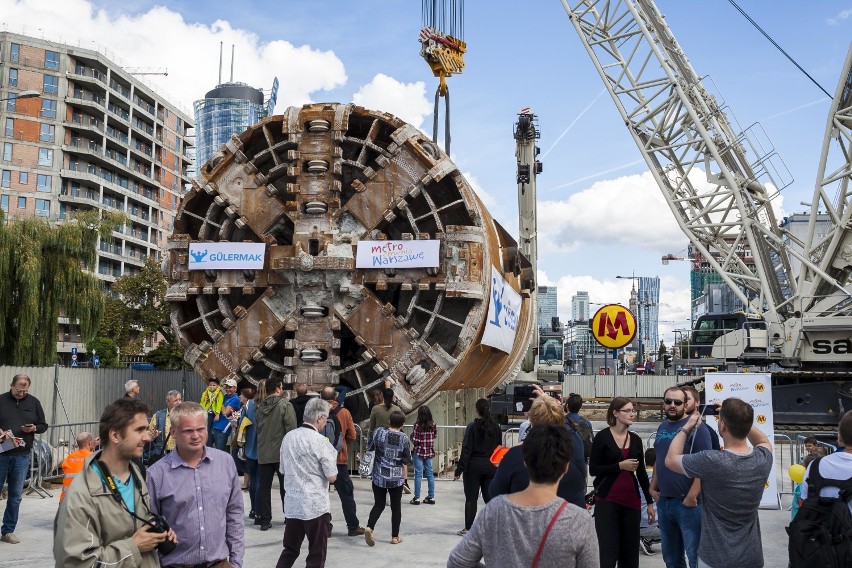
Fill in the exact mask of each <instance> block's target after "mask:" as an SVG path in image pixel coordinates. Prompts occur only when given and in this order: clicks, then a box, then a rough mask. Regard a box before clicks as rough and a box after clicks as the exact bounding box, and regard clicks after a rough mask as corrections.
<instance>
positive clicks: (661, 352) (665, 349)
mask: <svg viewBox="0 0 852 568" xmlns="http://www.w3.org/2000/svg"><path fill="white" fill-rule="evenodd" d="M668 352H669V350H668V347H666V343H665V342H664V341H663V340H662V339H661V340H660V348H659V349H658V350H657V355H658V356H659V358H660V359H662V358H663V355H665V354H666V353H668Z"/></svg>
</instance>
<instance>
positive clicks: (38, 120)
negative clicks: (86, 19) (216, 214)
mask: <svg viewBox="0 0 852 568" xmlns="http://www.w3.org/2000/svg"><path fill="white" fill-rule="evenodd" d="M0 82H2V85H0V98H4V99H7V100H6V101H5V102H2V103H0V122H1V123H2V125H3V131H2V132H0V146H2V155H0V171H1V172H2V174H0V208H2V209H3V211H4V212H5V213H6V214H7V215H10V216H13V217H14V216H18V217H20V216H40V217H44V218H46V219H48V220H49V221H51V222H61V221H63V220H65V219H70V218H72V217H73V216H74V214H75V213H76V212H77V211H80V210H88V209H104V210H112V211H120V212H123V213H124V214H125V215H126V216H127V223H126V224H125V225H124V226H123V227H121V228H120V230H118V231H116V232H115V233H114V237H115V239H114V240H113V242H112V243H107V242H99V243H98V259H97V266H95V267H92V269H93V270H95V271H96V272H97V274H98V276H99V277H100V278H101V279H102V280H104V282H105V285H106V287H107V288H109V286H110V285H111V283H112V282H114V281H115V280H116V278H118V277H119V276H122V275H125V274H135V273H137V272H139V271H140V269H141V267H142V266H143V264H144V262H145V259H146V258H148V257H149V256H151V255H155V256H156V257H157V258H159V257H160V251H161V250H162V249H164V247H165V246H166V240H167V238H168V236H169V235H170V234H171V231H172V227H173V222H174V215H175V212H176V210H177V207H178V203H179V200H180V198H181V196H182V195H183V193H184V188H185V187H186V186H187V185H188V184H189V183H190V179H189V177H188V170H189V171H191V167H192V162H191V159H190V156H191V147H192V138H189V137H188V136H187V135H188V131H189V129H191V128H192V127H193V124H192V118H191V117H190V116H189V115H188V114H187V113H186V112H184V111H182V110H180V109H179V108H178V107H177V106H176V105H174V104H172V103H170V102H168V101H167V100H165V99H164V98H163V97H162V96H160V95H158V94H157V93H156V92H155V91H154V90H152V89H151V88H150V87H148V86H147V85H145V84H143V83H142V82H141V81H139V79H138V78H136V77H134V76H133V75H132V74H130V73H128V72H127V71H125V70H124V69H122V68H121V67H120V66H119V65H118V64H117V63H115V62H113V61H111V60H110V59H108V58H107V57H105V56H104V55H103V54H101V53H99V52H97V51H93V50H90V49H84V48H80V47H75V46H70V45H64V44H60V43H56V42H52V41H49V40H45V39H37V38H32V37H28V36H23V35H18V34H14V33H10V32H0ZM32 90H34V91H38V92H39V93H41V95H40V96H39V97H34V98H21V99H20V100H18V98H17V95H18V94H19V93H22V92H26V91H32ZM58 341H59V343H58V351H59V352H60V353H62V352H68V351H70V349H71V347H78V348H81V347H82V345H80V343H79V341H80V338H79V335H77V333H76V331H75V329H74V327H73V326H71V325H68V324H67V323H63V324H62V325H61V329H60V337H59V338H58Z"/></svg>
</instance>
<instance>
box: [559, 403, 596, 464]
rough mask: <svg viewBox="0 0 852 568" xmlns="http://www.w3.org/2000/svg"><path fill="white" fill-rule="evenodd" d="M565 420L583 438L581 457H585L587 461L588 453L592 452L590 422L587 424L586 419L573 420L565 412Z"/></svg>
mask: <svg viewBox="0 0 852 568" xmlns="http://www.w3.org/2000/svg"><path fill="white" fill-rule="evenodd" d="M565 422H566V423H567V424H568V426H569V427H570V428H571V429H572V430H574V431H575V432H576V433H577V434H578V435H579V436H580V439H581V440H583V457H584V458H586V461H589V454H591V453H592V426H591V424H589V422H588V420H578V421H577V422H574V421H573V420H571V417H570V416H568V415H567V414H566V415H565Z"/></svg>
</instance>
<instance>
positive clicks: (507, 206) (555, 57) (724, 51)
mask: <svg viewBox="0 0 852 568" xmlns="http://www.w3.org/2000/svg"><path fill="white" fill-rule="evenodd" d="M657 5H658V7H659V9H660V11H661V12H662V13H663V14H664V15H665V17H666V21H667V22H668V25H669V26H670V28H671V30H672V32H673V34H674V36H675V37H676V38H677V40H678V42H679V44H680V45H681V47H682V48H683V51H684V52H685V53H686V55H687V57H688V58H689V60H690V62H691V63H692V66H693V68H694V69H695V70H696V72H697V73H698V74H699V75H700V76H702V77H707V78H706V79H705V82H706V83H707V84H711V85H713V86H714V87H715V89H714V91H716V92H717V94H718V95H720V100H722V101H724V104H725V105H726V106H727V107H728V108H729V109H730V112H731V113H732V114H733V115H734V116H735V118H736V120H737V121H738V123H739V124H740V125H741V126H742V127H743V128H748V127H749V126H751V125H753V124H755V123H759V125H760V127H762V129H763V131H765V132H766V134H767V136H768V138H769V139H770V140H771V141H772V143H773V144H774V146H773V147H774V148H775V150H776V151H777V152H778V154H779V156H780V158H781V160H782V161H783V164H784V165H785V166H786V169H787V170H788V171H789V177H791V178H792V179H793V182H792V183H791V184H790V185H789V186H788V187H786V188H785V189H784V190H783V192H782V194H781V196H780V197H779V198H778V199H776V200H775V202H774V206H775V210H776V217H777V218H779V219H780V218H781V217H783V215H784V214H786V213H793V212H802V211H804V210H805V207H804V206H803V205H800V203H801V202H802V201H805V202H810V201H811V196H812V193H813V187H814V182H815V177H816V173H817V166H818V160H819V155H820V151H821V147H822V140H823V136H824V131H825V125H826V120H827V113H828V110H829V107H830V100H829V97H827V96H826V95H825V94H824V93H823V92H822V91H821V90H820V89H819V88H818V87H817V86H816V85H814V83H813V82H812V81H811V80H810V79H809V78H808V77H807V76H806V75H805V74H804V73H802V72H801V71H799V70H798V69H797V68H796V67H795V66H794V65H793V63H791V62H790V61H789V60H788V59H787V58H786V57H785V56H784V55H783V54H782V53H781V52H780V51H779V50H778V49H777V48H776V47H774V46H773V45H772V44H771V43H770V42H769V41H768V40H767V39H766V38H764V37H763V36H762V35H761V34H760V32H758V30H756V29H755V28H754V27H753V26H752V25H751V24H750V23H749V22H748V21H747V20H746V19H745V18H744V17H743V16H742V15H741V14H740V13H739V12H738V11H737V10H736V9H735V7H734V6H733V5H732V4H731V3H730V2H729V1H727V0H693V1H690V2H683V1H674V0H659V1H658V3H657ZM738 5H739V6H740V7H741V8H742V9H743V10H744V11H745V12H746V13H747V14H748V15H749V16H750V17H751V18H752V19H753V20H755V21H756V22H757V23H758V24H759V25H760V26H761V27H762V28H763V29H764V30H765V31H766V32H767V34H768V35H769V36H770V37H771V38H772V39H773V40H774V41H775V42H776V43H777V44H779V45H780V47H781V48H783V49H784V50H785V51H786V52H787V53H788V54H789V55H790V56H791V57H792V58H793V59H795V60H796V61H797V62H798V64H799V65H800V66H801V67H802V68H803V69H804V70H805V71H807V73H808V74H810V75H811V76H812V77H813V79H814V80H815V81H816V82H817V83H819V84H820V85H821V86H822V87H823V88H824V89H825V90H827V91H828V92H829V93H832V94H833V93H834V91H835V89H836V87H837V83H838V80H839V74H840V72H841V69H842V66H843V63H844V60H845V58H846V54H847V51H848V49H849V42H850V39H852V33H850V31H852V2H850V1H845V2H844V1H838V0H821V1H820V2H809V3H806V4H803V3H801V2H793V1H790V0H775V1H773V2H767V1H766V0H738ZM235 7H236V9H235ZM465 8H466V12H465V14H464V38H463V39H464V40H465V41H466V42H467V46H468V52H467V54H466V56H465V62H466V68H465V70H464V72H463V73H462V74H460V75H457V76H453V77H451V78H449V80H448V84H449V88H450V105H451V129H450V130H451V134H452V148H451V157H452V159H453V160H454V161H455V163H456V164H457V165H458V167H459V169H460V170H461V171H462V172H463V173H464V175H465V176H466V178H467V179H468V181H469V182H470V183H471V185H472V186H473V187H474V188H475V189H476V190H477V192H478V193H479V195H480V196H481V197H482V198H483V201H484V202H485V204H486V206H487V207H488V209H489V211H490V212H491V214H492V215H493V216H494V217H495V218H496V219H497V220H498V221H499V222H500V223H501V224H502V225H503V226H505V227H506V229H507V230H509V232H511V233H512V234H513V235H515V236H517V233H518V219H517V210H518V208H517V186H516V183H515V167H516V163H515V156H514V153H515V145H514V139H513V138H512V126H513V124H514V122H515V120H516V118H517V112H518V110H519V109H521V108H524V107H531V108H532V109H533V111H534V112H535V113H536V114H537V115H538V119H539V128H540V131H541V139H540V143H539V146H540V147H541V161H542V162H543V164H544V171H543V173H542V174H541V175H540V176H539V178H538V199H539V209H538V213H539V216H538V223H539V225H538V228H539V265H538V266H539V283H540V284H543V285H552V286H557V288H558V310H559V316H560V318H561V319H562V321H563V322H564V321H568V320H569V319H570V318H571V296H572V295H573V294H575V293H576V292H577V291H578V290H586V291H588V292H589V295H590V299H591V302H592V303H593V305H592V309H593V310H594V309H595V308H596V306H595V305H594V304H595V303H610V302H612V303H623V304H625V305H626V304H627V302H628V298H629V291H630V286H631V281H630V280H618V279H616V278H615V277H616V276H617V275H624V276H627V275H633V274H635V275H636V276H659V277H660V279H661V297H660V336H661V337H662V338H663V339H664V340H665V341H666V343H668V344H671V342H672V337H673V336H672V330H673V329H681V328H686V327H688V326H689V313H690V311H689V297H690V296H689V263H688V262H671V263H670V264H668V265H666V266H664V265H662V263H661V260H660V259H661V256H663V255H665V254H674V255H675V256H677V257H683V256H686V247H687V244H688V242H687V240H686V237H684V236H683V234H682V233H681V232H680V230H679V229H678V227H677V225H676V223H675V221H674V217H673V215H672V213H671V212H670V210H669V209H668V206H667V205H666V203H665V201H664V199H663V197H662V194H661V193H660V190H659V189H658V188H657V186H656V184H655V182H654V180H653V178H652V177H651V175H650V173H648V171H647V168H646V166H645V164H644V161H643V160H642V157H641V155H640V153H639V150H638V149H637V148H636V146H635V145H634V143H633V140H632V138H631V137H630V136H629V134H628V132H627V129H626V128H625V126H624V124H623V123H622V121H621V119H620V117H619V114H618V111H617V110H616V107H615V105H614V103H613V102H612V100H611V98H610V96H609V94H608V93H606V92H605V91H604V89H603V83H602V82H601V79H600V77H599V75H598V74H597V72H596V71H595V69H594V67H593V65H592V62H591V60H590V58H589V56H588V55H587V54H586V52H585V49H584V48H583V47H582V44H581V42H580V39H579V37H577V35H576V32H575V31H574V29H573V27H572V25H571V23H570V21H569V19H568V16H567V14H566V13H565V10H564V9H563V7H562V4H561V2H559V1H558V0H548V1H545V0H535V1H528V2H526V1H525V2H523V3H521V2H518V1H517V0H490V1H475V0H474V1H469V2H467V3H465ZM0 22H2V23H0V29H3V30H8V31H12V32H17V33H26V34H27V35H33V36H36V37H44V38H48V39H51V40H58V41H61V42H62V43H68V44H73V45H80V46H82V47H87V48H91V49H98V50H100V51H103V52H105V53H106V54H107V55H108V56H109V57H111V58H112V59H114V60H116V61H118V62H119V63H120V64H121V65H122V66H124V67H127V68H130V67H133V68H142V69H149V70H155V71H156V70H163V69H167V70H168V76H155V75H152V76H148V81H149V82H150V83H152V84H153V85H154V86H155V88H157V89H158V90H159V91H160V92H162V93H165V94H166V95H167V96H168V98H169V99H170V100H172V101H173V102H175V103H178V104H180V105H182V106H183V107H184V108H186V109H191V108H192V101H194V100H196V99H199V98H203V96H204V94H205V93H206V92H207V91H208V90H209V89H211V88H213V87H214V86H215V85H216V83H217V82H218V66H219V43H220V42H224V44H225V46H226V47H225V56H224V64H223V79H224V80H226V81H227V80H228V79H229V75H230V65H231V59H230V46H231V44H235V46H236V48H235V51H236V57H235V61H234V80H237V81H242V82H245V83H248V84H250V85H252V86H255V87H259V88H263V89H267V90H268V89H269V88H270V86H271V84H272V80H273V77H278V79H279V81H280V83H281V86H280V89H279V94H278V105H277V106H276V113H282V112H284V110H285V109H286V108H287V107H288V106H291V105H302V104H305V103H308V102H350V101H353V102H355V103H356V104H359V105H361V106H365V107H368V108H372V109H376V110H381V111H385V112H391V113H393V114H395V115H397V116H398V117H400V118H402V119H403V120H406V121H408V122H410V123H411V124H413V125H415V126H417V127H418V128H420V129H421V130H423V131H424V132H426V133H428V134H430V135H431V130H432V106H433V97H434V92H435V88H436V87H437V79H435V78H434V77H433V76H432V73H431V71H430V70H429V68H428V66H427V65H426V63H425V62H424V61H423V60H422V59H421V58H420V56H419V43H418V41H417V36H418V33H419V30H420V27H421V14H420V3H419V2H415V1H413V0H408V1H402V0H361V1H359V2H351V1H349V0H278V1H272V0H243V1H241V2H238V3H235V2H225V1H222V0H205V1H201V0H173V1H165V2H152V1H149V0H63V1H62V2H55V1H53V0H0ZM443 105H444V102H443V100H442V101H441V117H440V124H441V128H440V132H439V138H440V139H441V140H443V121H444V116H443V112H444V111H443Z"/></svg>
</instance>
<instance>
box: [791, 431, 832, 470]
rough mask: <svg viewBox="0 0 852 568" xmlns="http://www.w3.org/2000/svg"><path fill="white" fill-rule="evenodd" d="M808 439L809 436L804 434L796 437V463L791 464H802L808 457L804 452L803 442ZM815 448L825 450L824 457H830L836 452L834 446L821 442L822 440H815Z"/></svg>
mask: <svg viewBox="0 0 852 568" xmlns="http://www.w3.org/2000/svg"><path fill="white" fill-rule="evenodd" d="M808 438H810V436H807V435H805V434H798V435H796V450H795V451H796V455H795V460H796V461H795V462H793V463H802V462H803V461H804V460H805V457H806V456H807V455H808V452H806V451H805V440H806V439H808ZM817 447H819V448H823V449H824V450H825V455H831V454H833V453H834V452H835V451H837V447H836V446H834V445H832V444H829V443H827V442H823V441H822V440H817Z"/></svg>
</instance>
